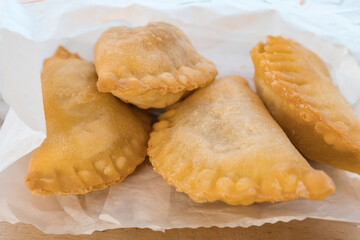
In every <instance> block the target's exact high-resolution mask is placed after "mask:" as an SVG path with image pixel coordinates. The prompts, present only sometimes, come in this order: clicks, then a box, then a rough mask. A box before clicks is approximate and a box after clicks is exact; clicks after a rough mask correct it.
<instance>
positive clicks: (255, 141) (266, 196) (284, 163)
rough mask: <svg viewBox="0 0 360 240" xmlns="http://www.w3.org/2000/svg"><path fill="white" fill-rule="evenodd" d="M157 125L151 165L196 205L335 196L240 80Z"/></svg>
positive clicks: (172, 111) (224, 83) (223, 83)
mask: <svg viewBox="0 0 360 240" xmlns="http://www.w3.org/2000/svg"><path fill="white" fill-rule="evenodd" d="M159 119H160V121H159V122H158V123H156V124H155V125H154V131H153V132H152V133H151V134H150V140H149V147H148V155H149V157H150V161H151V163H152V164H153V166H154V169H155V171H156V172H158V173H160V174H161V175H162V176H163V178H164V179H165V180H166V181H167V183H169V184H171V185H173V186H175V188H176V190H177V191H179V192H185V193H187V194H188V195H189V196H190V198H191V199H192V200H194V201H195V202H199V203H202V202H207V201H209V202H213V201H216V200H221V201H224V202H226V203H228V204H233V205H237V204H241V205H249V204H252V203H254V202H265V201H266V202H277V201H287V200H291V199H295V198H299V197H306V198H308V199H322V198H324V197H326V196H328V195H329V194H330V193H332V192H333V191H334V188H335V187H334V184H333V182H332V180H331V179H330V178H329V177H328V176H327V175H326V174H325V173H324V172H323V171H318V170H314V169H313V168H311V166H310V165H309V164H308V162H307V161H306V160H305V159H304V158H303V157H302V156H301V154H300V153H299V152H298V151H297V150H296V149H295V147H294V146H293V145H292V144H291V142H290V140H289V139H288V138H287V137H286V135H285V133H284V132H283V131H282V129H281V128H280V126H279V125H278V124H277V123H276V122H275V120H274V119H273V118H272V117H271V115H270V113H269V112H268V111H267V109H266V108H265V106H264V105H263V103H262V102H261V100H260V98H259V97H258V96H257V95H256V94H255V93H254V92H253V91H252V90H251V89H250V87H249V86H248V84H247V82H246V81H245V80H244V79H243V78H241V77H238V76H228V77H225V78H220V79H217V80H215V82H214V83H212V84H211V85H209V86H207V87H205V88H203V89H200V90H198V91H196V92H195V93H193V94H192V95H190V96H189V97H188V98H186V99H185V100H184V101H183V102H179V103H176V104H175V105H173V106H172V107H170V108H169V109H168V110H167V111H166V112H165V113H163V114H162V115H160V117H159Z"/></svg>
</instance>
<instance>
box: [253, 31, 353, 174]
mask: <svg viewBox="0 0 360 240" xmlns="http://www.w3.org/2000/svg"><path fill="white" fill-rule="evenodd" d="M251 56H252V59H253V63H254V66H255V84H256V89H257V92H258V94H259V95H260V97H261V98H262V100H263V101H264V103H265V105H266V106H267V108H268V109H269V111H270V112H271V114H272V115H273V117H274V118H275V120H276V121H277V122H278V123H279V125H280V126H281V127H282V128H283V129H284V131H285V133H286V134H287V136H288V137H289V139H290V140H291V141H292V143H293V144H294V145H295V146H296V147H297V149H299V151H300V152H301V153H302V154H303V155H304V156H305V157H307V158H308V159H311V160H314V161H318V162H321V163H326V164H329V165H331V166H333V167H336V168H340V169H344V170H348V171H351V172H355V173H358V174H360V122H359V119H358V118H357V117H356V115H355V114H354V113H353V111H352V109H351V106H350V104H349V103H348V102H347V101H346V99H345V98H344V97H343V96H342V95H341V93H340V92H339V90H338V89H337V88H336V87H335V85H334V84H333V82H332V80H331V76H330V74H329V72H328V70H327V68H326V66H325V64H324V63H323V62H322V60H321V59H320V58H319V57H318V56H317V55H316V54H315V53H313V52H311V51H310V50H308V49H306V48H304V47H303V46H301V45H300V44H298V43H296V42H294V41H292V40H290V39H284V38H282V37H272V36H269V37H268V39H267V43H266V44H264V43H261V42H260V43H259V44H258V45H256V46H255V47H254V48H253V49H252V50H251Z"/></svg>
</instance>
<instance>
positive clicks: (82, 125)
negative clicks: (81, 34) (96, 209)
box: [26, 47, 150, 195]
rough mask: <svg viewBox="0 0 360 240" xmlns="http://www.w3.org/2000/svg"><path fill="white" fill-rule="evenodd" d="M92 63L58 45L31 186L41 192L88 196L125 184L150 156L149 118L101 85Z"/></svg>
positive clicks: (46, 73) (46, 71)
mask: <svg viewBox="0 0 360 240" xmlns="http://www.w3.org/2000/svg"><path fill="white" fill-rule="evenodd" d="M96 81H97V75H96V72H95V68H94V66H93V64H92V63H91V62H88V61H85V60H83V59H81V58H80V57H79V56H78V55H77V54H71V53H70V52H68V51H67V50H66V49H64V48H63V47H59V48H58V50H57V51H56V53H55V55H54V56H52V57H51V58H48V59H46V60H45V61H44V66H43V72H42V75H41V82H42V90H43V102H44V111H45V119H46V131H47V137H46V139H45V140H44V142H43V143H42V144H41V146H40V147H39V148H37V149H36V150H34V152H33V154H32V157H31V160H30V164H29V169H28V176H27V178H26V185H27V187H28V188H29V189H30V190H31V191H32V193H35V194H39V195H51V194H58V195H66V194H84V193H88V192H90V191H92V190H98V189H104V188H106V187H108V186H110V185H112V184H115V183H118V182H121V181H122V180H123V179H124V178H125V177H126V176H127V175H129V174H130V173H132V172H133V171H134V169H135V168H136V166H137V165H139V164H140V163H141V162H142V161H143V160H144V158H145V156H146V148H147V141H148V138H149V131H150V117H149V116H148V115H147V114H146V113H145V112H143V111H142V110H139V109H135V107H132V106H130V105H127V104H125V103H123V102H121V101H120V100H118V99H117V98H115V97H114V96H112V95H111V94H108V93H100V92H98V90H97V88H96Z"/></svg>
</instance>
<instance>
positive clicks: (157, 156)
mask: <svg viewBox="0 0 360 240" xmlns="http://www.w3.org/2000/svg"><path fill="white" fill-rule="evenodd" d="M251 56H252V59H253V63H254V66H255V84H256V89H257V92H258V94H259V96H260V98H259V97H258V96H257V95H256V93H255V92H253V91H252V90H251V89H250V87H249V86H248V84H247V81H246V80H245V79H243V78H241V77H239V76H227V77H223V78H218V79H216V80H215V77H216V75H217V70H216V68H215V65H214V64H213V63H212V62H211V61H209V60H207V59H205V58H204V57H202V56H201V55H199V54H198V53H197V51H196V50H195V49H194V47H193V46H192V44H191V42H190V41H189V39H188V38H187V37H186V36H185V34H184V33H183V32H182V31H181V30H179V29H178V28H176V27H174V26H172V25H170V24H167V23H161V22H158V23H150V24H149V25H147V26H145V27H137V28H128V27H114V28H110V29H109V30H107V31H106V32H104V33H103V34H102V35H101V36H100V38H99V40H98V41H97V43H96V45H95V50H94V59H95V66H94V65H93V64H92V63H90V62H88V61H86V60H83V59H81V58H80V57H79V56H77V55H76V54H71V53H69V52H68V51H67V50H65V49H64V48H62V47H59V49H58V50H57V52H56V53H55V55H54V56H53V57H51V58H49V59H47V60H45V62H44V68H43V73H42V88H43V100H44V109H45V118H46V125H47V138H46V139H45V141H44V142H43V144H42V145H41V146H40V147H39V148H38V149H36V150H34V152H33V155H32V158H31V161H30V165H29V173H28V177H27V179H26V184H27V186H28V187H29V188H30V190H31V191H32V192H33V193H36V194H40V195H51V194H58V195H66V194H83V193H87V192H90V191H92V190H98V189H104V188H106V187H108V186H110V185H112V184H115V183H118V182H121V181H122V180H124V178H125V177H126V176H127V175H129V174H130V173H131V172H133V171H134V170H135V168H136V166H138V165H139V164H140V163H141V162H142V161H143V160H144V159H145V157H146V152H147V155H148V156H149V159H150V162H151V163H152V165H153V166H154V170H155V171H156V172H158V173H159V174H161V175H162V176H163V178H164V179H165V180H166V182H167V183H168V184H171V185H173V186H174V187H175V188H176V190H177V191H179V192H185V193H187V194H188V195H189V197H190V198H191V199H192V200H194V201H195V202H199V203H202V202H213V201H217V200H221V201H223V202H226V203H228V204H232V205H249V204H252V203H255V202H278V201H288V200H291V199H296V198H299V197H305V198H308V199H311V200H318V199H322V198H325V197H327V196H329V195H330V194H331V193H332V192H333V191H334V190H335V186H334V183H333V181H332V180H331V178H330V177H329V176H328V175H326V173H324V172H323V171H320V170H315V169H313V168H312V167H311V166H310V165H309V163H308V162H307V161H306V159H305V158H304V157H306V158H308V159H311V160H314V161H319V162H322V163H326V164H329V165H331V166H334V167H337V168H340V169H344V170H348V171H352V172H356V173H358V174H360V137H359V136H360V123H359V120H358V119H357V117H356V115H355V114H354V113H353V112H352V110H351V107H350V105H349V104H348V103H347V102H346V100H345V98H344V97H343V96H342V95H341V94H340V92H339V91H338V89H337V88H336V87H335V86H334V85H333V83H332V80H331V77H330V74H329V72H328V71H327V68H326V66H325V65H324V63H323V62H322V61H321V59H320V58H319V57H318V56H317V55H316V54H314V53H313V52H311V51H309V50H307V49H306V48H304V47H302V46H301V45H300V44H298V43H296V42H294V41H292V40H287V39H284V38H282V37H270V36H269V37H268V41H267V43H266V44H264V43H261V42H260V43H259V44H258V45H256V46H255V47H254V48H253V49H252V50H251ZM263 102H264V104H265V105H264V104H263ZM128 103H129V104H128ZM134 105H135V106H134ZM137 107H139V108H142V109H139V108H137ZM148 108H165V111H164V112H163V113H162V114H161V115H160V116H158V121H157V122H156V123H155V124H154V125H153V129H152V132H151V133H150V130H151V126H150V116H149V115H148V113H147V112H146V111H145V110H143V109H148Z"/></svg>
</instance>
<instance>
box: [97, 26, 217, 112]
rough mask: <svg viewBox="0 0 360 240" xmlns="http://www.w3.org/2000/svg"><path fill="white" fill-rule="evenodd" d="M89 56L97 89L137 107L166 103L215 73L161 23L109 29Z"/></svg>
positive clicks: (172, 28) (201, 84)
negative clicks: (96, 76) (93, 63)
mask: <svg viewBox="0 0 360 240" xmlns="http://www.w3.org/2000/svg"><path fill="white" fill-rule="evenodd" d="M94 56H95V67H96V71H97V73H98V75H99V81H98V82H97V86H98V89H99V90H100V91H101V92H111V93H112V94H114V95H115V96H117V97H119V98H120V99H121V100H123V101H125V102H129V103H132V104H135V105H136V106H138V107H140V108H163V107H166V106H168V105H171V104H173V103H175V102H176V101H178V100H179V99H180V98H181V97H182V96H184V95H185V94H187V93H188V92H189V91H191V90H194V89H196V88H199V87H204V86H205V85H207V84H208V83H210V82H211V81H213V80H214V79H215V76H216V74H217V71H216V69H215V66H214V64H213V63H212V62H211V61H209V60H207V59H205V58H204V57H202V56H200V55H199V54H198V53H197V51H196V50H195V48H194V47H193V46H192V44H191V42H190V41H189V39H188V38H187V37H186V36H185V34H184V33H183V32H182V31H181V30H180V29H178V28H176V27H175V26H173V25H170V24H167V23H162V22H154V23H150V24H148V25H147V26H144V27H137V28H128V27H125V26H121V27H112V28H110V29H108V30H107V31H105V32H104V33H103V34H102V35H101V36H100V38H99V40H98V41H97V43H96V45H95V49H94Z"/></svg>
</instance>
